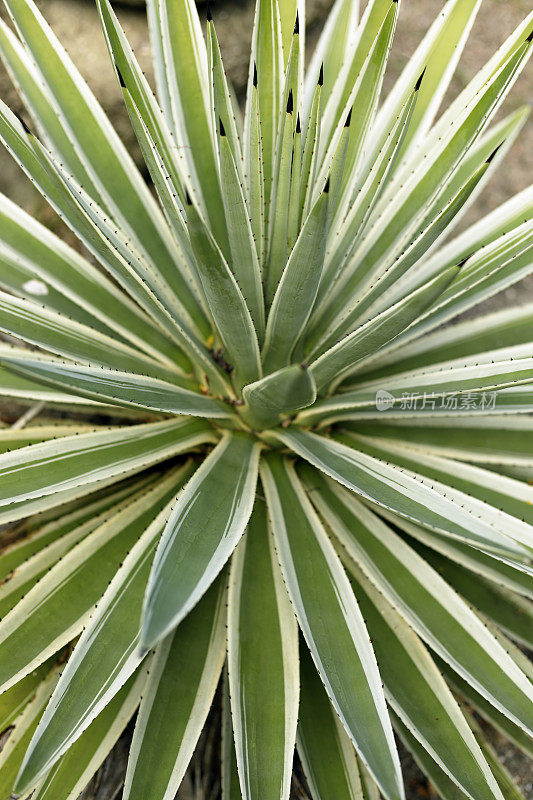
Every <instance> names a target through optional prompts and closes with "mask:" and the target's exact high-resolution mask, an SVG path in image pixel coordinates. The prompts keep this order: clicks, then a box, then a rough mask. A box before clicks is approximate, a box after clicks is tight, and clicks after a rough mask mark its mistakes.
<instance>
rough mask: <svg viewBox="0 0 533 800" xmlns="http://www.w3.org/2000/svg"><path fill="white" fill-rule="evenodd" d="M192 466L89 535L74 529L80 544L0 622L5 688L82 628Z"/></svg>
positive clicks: (0, 657) (102, 522)
mask: <svg viewBox="0 0 533 800" xmlns="http://www.w3.org/2000/svg"><path fill="white" fill-rule="evenodd" d="M191 471H192V468H191V465H190V464H189V465H187V466H185V467H183V468H182V469H181V470H177V471H175V472H172V473H171V474H170V475H169V476H168V477H166V478H165V479H164V480H163V481H161V482H160V485H159V486H158V487H157V488H156V489H154V488H152V489H151V490H150V491H148V492H146V491H143V492H141V493H140V496H134V499H133V501H130V502H128V503H127V505H126V506H125V507H124V508H120V507H119V508H118V509H117V512H116V513H114V514H111V515H108V516H107V518H104V519H103V520H100V521H99V520H98V518H96V519H95V522H96V524H94V523H92V527H93V528H94V529H95V530H94V531H93V532H92V533H90V528H89V533H90V535H87V534H85V536H84V537H83V538H82V534H83V533H84V528H83V527H81V528H77V529H74V532H73V534H72V536H71V538H73V544H74V545H76V546H72V545H71V549H70V550H69V551H67V552H66V554H65V553H63V557H62V558H60V560H59V561H57V558H59V556H60V555H61V553H59V555H58V556H57V558H56V561H57V563H55V564H54V566H53V567H52V569H50V570H49V571H48V572H46V574H45V575H44V576H43V577H42V578H41V580H40V581H39V583H38V584H37V585H36V586H34V587H33V588H32V589H30V591H28V592H27V594H25V596H24V597H23V598H22V599H21V600H20V602H19V603H18V604H17V605H16V606H15V607H14V608H13V610H12V611H11V613H9V614H8V615H7V616H6V617H4V618H3V619H2V621H1V622H0V664H1V667H0V686H1V687H2V688H3V689H4V690H5V689H7V688H9V687H10V686H12V685H13V684H14V683H16V682H17V681H18V680H20V679H21V678H22V677H24V676H25V675H27V674H29V672H30V671H31V670H32V669H34V668H35V667H37V666H39V664H41V663H42V662H43V661H44V660H45V659H46V658H48V657H49V656H50V655H51V654H53V653H55V652H56V651H58V650H59V649H60V648H61V647H63V646H64V645H66V644H68V642H69V641H70V640H71V639H73V638H74V637H75V636H77V635H78V634H79V633H80V632H81V630H82V629H83V627H84V625H86V623H87V620H88V618H89V616H90V612H91V610H92V609H93V607H94V605H95V604H96V603H98V601H99V600H100V597H101V596H102V594H103V592H104V591H105V589H106V587H107V585H108V584H109V581H110V580H111V579H112V578H113V576H114V575H115V573H116V572H117V565H120V564H122V563H123V561H124V559H125V558H126V556H127V555H128V552H129V551H130V550H131V549H132V547H133V546H134V545H135V543H136V542H137V540H138V539H139V537H140V536H141V535H142V533H143V532H144V531H145V530H146V528H147V527H148V526H149V525H150V523H151V521H152V520H153V519H154V517H155V516H156V515H157V514H158V513H159V512H160V511H161V509H162V508H163V507H164V506H165V505H166V504H168V502H169V500H170V499H171V498H172V497H174V496H175V495H176V493H177V492H178V490H179V488H180V486H182V485H183V483H184V482H185V481H186V479H187V478H188V476H189V475H190V473H191ZM88 524H89V523H85V526H87V525H88ZM65 536H66V534H65ZM65 536H63V537H62V539H64V538H65ZM62 539H60V540H59V543H61V541H62ZM76 539H77V540H78V541H79V543H78V544H76ZM80 540H81V541H80ZM45 569H46V566H45ZM119 572H120V570H119Z"/></svg>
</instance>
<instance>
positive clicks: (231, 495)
mask: <svg viewBox="0 0 533 800" xmlns="http://www.w3.org/2000/svg"><path fill="white" fill-rule="evenodd" d="M260 449H261V445H260V444H259V443H258V442H256V441H254V440H253V439H252V438H250V437H248V436H247V435H246V434H234V435H231V434H226V435H225V437H224V438H223V439H222V441H221V442H220V443H219V444H218V446H217V447H216V448H215V450H213V452H212V453H211V454H210V455H209V456H208V457H207V458H206V459H205V461H204V462H203V464H202V465H201V467H199V469H198V470H197V471H196V473H195V474H194V476H193V477H192V478H191V480H190V481H189V483H188V484H187V486H186V488H185V490H184V491H183V493H182V494H181V495H180V498H179V500H178V502H177V503H176V505H175V506H174V508H173V509H172V513H171V515H170V517H169V519H168V522H167V524H166V526H165V530H164V533H163V536H162V538H161V541H160V543H159V546H158V549H157V553H156V557H155V559H154V565H153V569H152V573H151V575H150V581H149V584H148V588H147V592H146V600H145V605H144V612H143V635H142V644H143V647H144V648H150V647H152V646H153V645H154V644H155V643H156V642H158V641H160V640H161V639H162V638H163V637H164V636H166V634H168V633H169V632H170V631H171V630H172V629H173V628H175V627H176V625H178V624H179V623H180V621H181V620H182V619H183V618H184V617H185V616H186V615H187V614H188V613H189V611H190V610H191V609H192V608H194V606H195V605H196V603H197V602H198V600H199V599H200V598H201V597H202V595H203V594H204V592H205V591H206V590H207V588H208V587H209V586H210V585H211V583H212V582H213V581H214V579H215V578H216V576H217V575H218V573H219V572H220V570H221V569H222V567H223V566H224V564H225V563H226V561H227V560H228V558H229V557H230V555H231V553H232V552H233V550H234V548H235V546H236V545H237V542H238V541H239V539H240V538H241V536H242V534H243V533H244V530H245V528H246V524H247V522H248V518H249V516H250V514H251V512H252V506H253V503H254V494H255V485H256V481H257V470H258V461H259V453H260Z"/></svg>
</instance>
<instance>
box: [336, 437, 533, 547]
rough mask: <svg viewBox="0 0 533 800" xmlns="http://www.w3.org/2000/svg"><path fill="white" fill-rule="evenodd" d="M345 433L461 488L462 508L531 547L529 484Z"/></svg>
mask: <svg viewBox="0 0 533 800" xmlns="http://www.w3.org/2000/svg"><path fill="white" fill-rule="evenodd" d="M348 437H349V438H348V440H347V441H349V442H350V443H351V444H353V445H354V446H355V447H357V448H358V449H360V450H362V451H363V452H365V453H368V454H369V455H372V456H376V457H377V458H381V459H384V460H385V461H389V462H391V463H393V464H397V465H398V466H399V467H401V468H402V469H407V470H411V471H412V472H414V473H417V474H418V475H419V476H420V477H423V478H424V479H428V478H429V480H430V481H432V482H437V481H438V482H439V483H440V484H441V486H442V485H445V486H447V487H450V490H451V489H455V490H457V491H458V492H461V493H462V496H461V497H460V500H459V502H460V503H461V504H462V505H464V507H465V508H468V509H469V510H471V511H472V513H474V514H476V516H479V517H480V518H481V517H483V519H485V520H486V521H491V522H492V524H493V525H494V527H495V528H497V529H499V530H500V532H501V533H505V534H506V535H507V536H509V537H510V538H512V539H515V540H516V541H517V542H522V543H523V544H525V545H527V546H531V547H533V527H532V525H533V508H532V507H531V506H532V503H533V488H532V487H530V486H527V485H520V484H519V483H518V482H517V481H514V480H512V479H511V478H504V477H503V476H501V475H496V474H495V473H493V472H491V471H489V470H486V469H482V468H481V467H475V466H472V465H471V464H464V463H462V462H461V461H456V460H455V459H446V458H442V456H437V455H432V454H431V453H424V452H420V451H416V450H413V449H412V447H410V446H409V445H406V444H405V443H401V444H400V443H397V444H396V443H394V442H390V441H387V440H385V441H384V440H382V439H376V438H372V439H371V438H369V437H366V436H354V435H353V434H349V435H348ZM433 485H435V484H433ZM449 496H450V497H454V498H455V497H457V499H459V495H456V493H455V492H451V491H450V493H449Z"/></svg>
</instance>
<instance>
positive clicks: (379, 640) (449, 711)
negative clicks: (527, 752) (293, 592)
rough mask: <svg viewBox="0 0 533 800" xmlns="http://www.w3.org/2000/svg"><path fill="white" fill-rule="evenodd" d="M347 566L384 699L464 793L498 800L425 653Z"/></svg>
mask: <svg viewBox="0 0 533 800" xmlns="http://www.w3.org/2000/svg"><path fill="white" fill-rule="evenodd" d="M351 571H352V573H353V575H354V577H355V578H356V580H355V582H354V583H353V588H354V592H355V594H356V596H357V600H358V602H359V604H360V606H361V611H362V613H363V614H364V617H365V621H366V624H367V625H368V629H369V633H370V636H371V637H372V643H373V646H374V650H375V651H376V658H377V659H378V663H379V664H380V665H381V667H380V669H381V676H382V678H383V682H384V684H385V692H386V696H387V699H388V702H389V705H390V706H391V707H392V708H393V709H394V711H395V712H396V713H397V714H398V716H399V717H400V718H401V719H402V721H403V722H404V723H405V725H407V727H408V728H409V730H410V731H411V733H412V734H413V735H414V736H415V737H416V738H417V739H418V741H419V742H420V743H421V744H422V746H423V747H424V748H425V749H426V750H427V751H428V752H429V753H430V754H431V755H432V757H433V758H434V759H435V761H436V762H437V764H438V765H439V766H440V767H441V769H443V770H444V772H446V774H447V775H449V777H451V778H452V780H453V781H454V782H455V783H456V784H457V785H458V786H459V787H460V788H462V789H463V791H464V792H465V794H467V795H468V796H470V797H475V798H476V800H481V799H482V798H499V800H501V797H502V796H501V794H500V792H499V789H498V785H497V783H496V781H495V780H494V777H493V775H492V773H491V771H490V769H489V767H488V765H487V763H486V761H485V758H484V757H483V754H482V752H481V749H480V747H479V746H478V744H477V743H476V740H475V738H474V736H473V735H472V733H471V731H470V730H469V727H468V724H467V723H466V721H465V719H464V717H463V715H462V713H461V710H460V709H459V706H458V705H457V703H456V702H455V700H454V699H453V697H452V694H451V692H450V690H449V689H448V687H447V686H446V683H445V681H444V679H443V677H442V675H441V674H440V672H439V670H438V669H437V667H436V666H435V663H434V662H433V660H432V658H431V656H430V654H429V653H428V651H427V650H426V648H425V647H424V645H423V644H422V643H421V642H420V640H419V638H418V636H417V635H416V634H415V633H414V632H413V631H412V630H411V628H410V627H409V625H407V623H406V622H405V621H404V620H403V619H402V617H401V616H400V615H399V614H398V613H397V612H396V611H395V610H394V608H393V607H392V605H391V604H389V603H388V602H387V600H386V599H385V598H384V597H383V596H382V595H381V594H380V593H379V592H378V591H377V590H376V589H375V588H374V587H373V586H372V584H371V583H370V582H369V581H368V579H367V578H365V576H364V573H363V572H362V571H361V570H360V569H359V568H358V567H357V566H356V565H355V563H354V564H353V565H351Z"/></svg>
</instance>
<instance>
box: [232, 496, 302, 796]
mask: <svg viewBox="0 0 533 800" xmlns="http://www.w3.org/2000/svg"><path fill="white" fill-rule="evenodd" d="M298 666H299V662H298V627H297V624H296V619H295V617H294V612H293V610H292V608H291V605H290V602H289V598H288V596H287V593H286V590H285V586H284V585H283V580H282V577H281V574H280V572H279V567H278V563H277V559H276V557H275V553H274V550H273V546H272V544H271V543H270V542H269V534H268V529H267V519H266V508H265V504H264V501H262V500H259V499H258V500H257V501H256V504H255V507H254V511H253V513H252V516H251V518H250V522H249V523H248V527H247V530H246V535H245V537H244V539H243V541H242V542H241V543H240V544H239V546H238V548H237V550H236V552H235V555H234V556H233V559H232V566H231V577H230V589H229V605H228V670H229V688H230V696H231V708H232V716H233V720H234V723H233V727H234V731H235V745H236V754H237V766H238V771H239V777H240V786H241V792H242V796H243V798H244V800H260V799H261V800H288V797H289V792H290V786H291V774H292V763H293V752H294V744H295V738H296V723H297V720H298V694H299V676H298ZM265 698H268V703H266V704H265Z"/></svg>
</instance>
